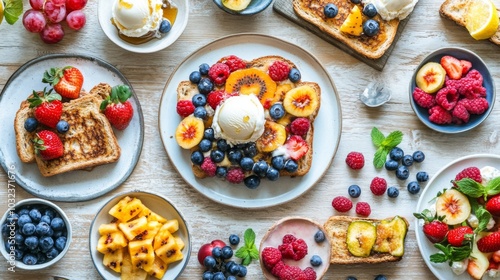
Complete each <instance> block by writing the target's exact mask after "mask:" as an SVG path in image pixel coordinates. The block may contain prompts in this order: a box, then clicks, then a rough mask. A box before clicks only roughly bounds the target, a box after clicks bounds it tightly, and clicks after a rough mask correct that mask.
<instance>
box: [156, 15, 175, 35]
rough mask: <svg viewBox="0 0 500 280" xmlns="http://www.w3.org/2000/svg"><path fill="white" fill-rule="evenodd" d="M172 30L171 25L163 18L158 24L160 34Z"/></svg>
mask: <svg viewBox="0 0 500 280" xmlns="http://www.w3.org/2000/svg"><path fill="white" fill-rule="evenodd" d="M171 29H172V24H171V23H170V20H168V19H166V18H164V19H163V20H162V21H161V23H160V29H159V31H160V33H168V32H169V31H170V30H171Z"/></svg>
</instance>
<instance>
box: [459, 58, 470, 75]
mask: <svg viewBox="0 0 500 280" xmlns="http://www.w3.org/2000/svg"><path fill="white" fill-rule="evenodd" d="M460 65H462V75H465V74H467V72H469V70H470V69H471V68H472V63H471V62H470V61H468V60H463V59H462V60H460Z"/></svg>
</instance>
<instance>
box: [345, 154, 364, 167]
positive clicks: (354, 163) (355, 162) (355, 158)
mask: <svg viewBox="0 0 500 280" xmlns="http://www.w3.org/2000/svg"><path fill="white" fill-rule="evenodd" d="M345 163H347V166H349V167H350V168H352V169H354V170H358V169H361V168H363V166H365V157H364V156H363V154H362V153H359V152H350V153H349V154H347V157H346V158H345Z"/></svg>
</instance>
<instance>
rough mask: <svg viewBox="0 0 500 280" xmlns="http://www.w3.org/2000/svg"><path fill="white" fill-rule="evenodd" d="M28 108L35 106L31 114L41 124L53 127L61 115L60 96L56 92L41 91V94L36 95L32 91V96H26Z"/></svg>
mask: <svg viewBox="0 0 500 280" xmlns="http://www.w3.org/2000/svg"><path fill="white" fill-rule="evenodd" d="M28 102H29V103H30V108H35V110H34V112H33V114H34V116H35V119H37V120H38V121H39V122H40V123H41V124H44V125H46V126H48V127H51V128H55V127H56V125H57V123H58V122H59V120H60V119H61V115H62V109H63V106H62V102H61V96H60V95H59V94H57V93H52V90H49V91H48V92H46V91H45V89H44V91H43V95H42V94H41V95H38V93H37V92H35V91H33V97H31V98H28Z"/></svg>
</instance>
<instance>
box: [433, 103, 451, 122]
mask: <svg viewBox="0 0 500 280" xmlns="http://www.w3.org/2000/svg"><path fill="white" fill-rule="evenodd" d="M429 120H430V121H431V122H433V123H436V124H449V123H451V120H452V117H451V114H450V112H448V111H446V110H445V109H443V107H441V106H439V105H436V106H434V107H432V108H430V109H429Z"/></svg>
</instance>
